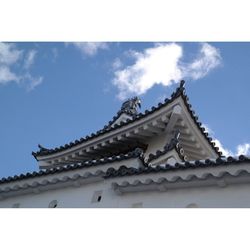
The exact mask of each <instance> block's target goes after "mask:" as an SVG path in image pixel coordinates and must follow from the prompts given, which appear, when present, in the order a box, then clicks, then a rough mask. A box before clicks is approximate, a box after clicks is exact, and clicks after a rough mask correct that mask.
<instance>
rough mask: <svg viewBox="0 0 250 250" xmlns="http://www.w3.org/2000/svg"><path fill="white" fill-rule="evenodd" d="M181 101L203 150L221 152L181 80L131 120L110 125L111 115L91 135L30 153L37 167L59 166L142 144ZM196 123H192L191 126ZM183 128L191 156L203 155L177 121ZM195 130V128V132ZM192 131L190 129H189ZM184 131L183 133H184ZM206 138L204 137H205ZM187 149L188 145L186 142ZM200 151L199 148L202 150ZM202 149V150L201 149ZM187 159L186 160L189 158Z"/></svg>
mask: <svg viewBox="0 0 250 250" xmlns="http://www.w3.org/2000/svg"><path fill="white" fill-rule="evenodd" d="M180 102H181V103H182V106H183V108H184V109H185V110H186V111H185V112H186V117H187V120H188V123H189V124H188V126H189V128H190V127H196V128H194V129H193V128H192V130H196V136H198V138H199V140H200V141H203V142H202V143H203V144H204V145H205V146H204V145H203V147H205V148H206V150H205V151H209V154H210V155H211V154H212V155H213V156H214V158H216V157H218V156H221V153H220V152H219V151H218V148H216V147H215V146H214V143H212V138H209V137H208V134H207V133H205V128H203V127H202V126H201V123H200V122H198V117H197V116H195V113H194V111H192V110H191V105H190V104H189V103H188V97H187V96H186V94H185V89H184V86H183V82H182V83H181V85H180V87H179V88H177V90H176V91H175V92H174V93H173V94H172V96H171V99H165V102H164V103H159V104H158V106H157V107H152V108H151V110H146V111H145V112H144V113H143V114H138V115H136V116H134V118H133V119H132V120H130V119H128V120H127V121H126V122H121V123H120V124H119V125H118V124H114V126H110V125H111V124H112V123H113V121H114V119H113V120H112V121H111V122H110V123H109V125H108V126H105V127H104V128H103V129H102V130H100V131H97V132H96V133H95V134H94V133H92V134H91V135H90V136H86V137H85V138H81V139H80V140H76V141H75V142H71V143H70V144H66V145H64V146H61V147H60V148H55V149H51V150H46V149H45V150H41V151H40V152H36V153H33V155H34V156H35V158H36V159H37V160H38V162H39V164H40V167H42V168H43V167H45V168H46V167H51V166H60V165H62V164H65V163H74V162H79V161H84V160H86V159H90V158H98V157H101V156H102V155H103V154H104V155H105V153H106V152H107V151H108V150H107V149H111V148H112V147H113V148H116V147H117V145H118V146H119V148H123V147H124V149H126V147H127V150H129V145H131V144H133V145H134V147H138V146H139V145H140V146H141V147H143V145H146V144H144V143H145V141H146V140H147V139H148V138H151V137H153V136H155V135H157V133H159V134H160V133H161V132H162V131H164V128H165V127H166V126H168V122H169V119H170V118H171V112H172V109H173V108H174V106H175V105H177V104H178V103H180ZM193 124H195V126H193ZM176 126H179V127H180V129H182V134H183V138H181V141H182V144H183V145H187V144H188V141H189V139H190V138H191V144H193V145H195V147H196V148H194V149H193V151H192V149H191V151H190V154H191V155H192V154H193V156H192V157H191V159H192V158H195V157H196V158H199V157H200V158H202V157H203V158H205V157H206V154H205V153H204V152H203V154H200V155H196V151H197V150H198V151H199V148H200V147H201V146H200V145H198V144H197V143H192V140H194V138H193V137H192V135H191V133H190V129H188V128H187V127H185V126H186V124H182V123H178V122H177V123H176ZM197 131H198V132H197ZM192 132H193V131H192ZM185 133H186V137H185ZM204 139H205V140H204ZM186 148H187V149H188V145H187V146H186ZM201 151H202V150H201ZM203 151H204V150H203ZM210 155H209V156H210ZM191 159H189V160H191Z"/></svg>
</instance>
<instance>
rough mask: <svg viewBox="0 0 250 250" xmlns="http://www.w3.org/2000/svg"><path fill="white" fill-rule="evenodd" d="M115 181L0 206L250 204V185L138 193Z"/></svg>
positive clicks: (26, 197) (7, 201)
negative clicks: (119, 189) (121, 190)
mask: <svg viewBox="0 0 250 250" xmlns="http://www.w3.org/2000/svg"><path fill="white" fill-rule="evenodd" d="M111 182H112V180H111V179H110V180H105V181H101V182H99V183H91V184H86V185H84V186H81V187H78V188H77V187H70V188H64V189H60V190H51V191H46V192H42V193H39V194H30V195H23V196H17V197H13V198H8V199H5V200H2V201H0V207H2V208H9V207H12V206H13V204H15V203H20V207H25V208H36V207H38V208H46V207H48V205H49V203H50V202H51V201H52V200H57V201H58V207H64V208H83V207H85V208H94V207H100V208H105V207H115V208H119V207H123V208H129V207H132V206H133V204H135V203H140V202H142V204H143V207H149V208H154V207H156V208H164V207H169V208H176V207H177V208H183V207H186V206H188V205H189V204H192V203H195V204H196V205H197V206H198V207H201V208H202V207H210V208H211V207H218V208H223V207H225V208H227V207H229V208H230V207H240V208H241V207H250V192H249V190H250V184H235V185H229V186H227V187H224V188H221V187H218V186H210V187H196V188H182V189H173V190H168V191H166V192H159V191H151V192H136V193H127V194H122V195H117V194H115V193H114V191H113V190H112V189H111ZM100 190H102V191H103V194H102V199H101V201H100V202H98V203H91V200H92V197H93V194H94V192H95V191H100Z"/></svg>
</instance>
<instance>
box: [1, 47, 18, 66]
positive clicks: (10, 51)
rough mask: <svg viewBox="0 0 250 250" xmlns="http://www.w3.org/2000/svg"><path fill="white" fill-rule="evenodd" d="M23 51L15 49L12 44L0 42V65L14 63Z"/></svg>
mask: <svg viewBox="0 0 250 250" xmlns="http://www.w3.org/2000/svg"><path fill="white" fill-rule="evenodd" d="M22 54H23V51H22V50H18V49H16V48H15V45H14V44H12V43H3V42H0V65H1V64H3V65H11V64H13V63H16V62H17V61H18V60H19V59H20V58H21V56H22Z"/></svg>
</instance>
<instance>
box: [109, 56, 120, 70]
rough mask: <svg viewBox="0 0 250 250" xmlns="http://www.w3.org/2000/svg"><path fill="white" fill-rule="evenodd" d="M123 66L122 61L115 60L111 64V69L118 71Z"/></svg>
mask: <svg viewBox="0 0 250 250" xmlns="http://www.w3.org/2000/svg"><path fill="white" fill-rule="evenodd" d="M122 66H123V64H122V61H121V60H120V59H119V58H116V59H115V60H114V62H113V64H112V68H113V69H115V70H116V69H120V68H121V67H122Z"/></svg>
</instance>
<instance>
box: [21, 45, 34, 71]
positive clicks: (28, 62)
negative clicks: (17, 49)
mask: <svg viewBox="0 0 250 250" xmlns="http://www.w3.org/2000/svg"><path fill="white" fill-rule="evenodd" d="M36 54H37V51H36V50H34V49H31V50H30V51H28V53H27V54H26V57H25V60H24V65H23V67H24V68H25V69H29V68H30V67H31V66H32V64H33V63H34V61H35V56H36Z"/></svg>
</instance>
